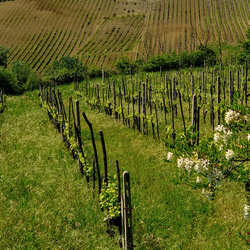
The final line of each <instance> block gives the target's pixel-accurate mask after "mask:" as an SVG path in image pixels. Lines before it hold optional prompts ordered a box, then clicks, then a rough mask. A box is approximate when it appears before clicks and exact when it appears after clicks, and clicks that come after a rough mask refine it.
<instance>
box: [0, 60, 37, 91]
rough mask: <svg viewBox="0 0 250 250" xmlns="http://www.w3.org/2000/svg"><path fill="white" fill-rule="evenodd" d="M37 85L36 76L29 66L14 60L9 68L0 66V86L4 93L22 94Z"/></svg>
mask: <svg viewBox="0 0 250 250" xmlns="http://www.w3.org/2000/svg"><path fill="white" fill-rule="evenodd" d="M37 87H38V77H37V76H36V74H35V72H34V71H33V70H32V69H31V68H30V66H29V65H28V64H26V63H24V62H21V61H14V62H12V63H11V65H10V67H9V68H4V67H0V88H3V89H4V91H5V93H6V94H22V93H24V92H25V91H27V90H33V89H35V88H37Z"/></svg>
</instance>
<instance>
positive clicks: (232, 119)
mask: <svg viewBox="0 0 250 250" xmlns="http://www.w3.org/2000/svg"><path fill="white" fill-rule="evenodd" d="M225 121H226V124H228V125H229V124H236V123H238V122H239V121H247V116H246V115H241V114H240V113H238V112H237V111H234V110H232V109H230V110H229V111H228V112H227V113H226V115H225Z"/></svg>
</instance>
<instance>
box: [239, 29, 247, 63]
mask: <svg viewBox="0 0 250 250" xmlns="http://www.w3.org/2000/svg"><path fill="white" fill-rule="evenodd" d="M246 37H247V39H248V40H247V41H244V42H242V43H241V48H242V51H241V52H240V53H239V54H238V56H237V61H238V63H239V64H244V63H245V61H246V60H249V59H250V29H248V30H247V32H246Z"/></svg>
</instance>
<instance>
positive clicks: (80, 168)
mask: <svg viewBox="0 0 250 250" xmlns="http://www.w3.org/2000/svg"><path fill="white" fill-rule="evenodd" d="M75 108H76V134H77V142H78V147H79V150H80V153H82V156H83V157H84V155H83V150H82V140H81V123H80V109H79V101H78V100H76V101H75ZM78 164H79V172H80V174H82V175H83V165H82V163H81V161H80V159H79V158H78Z"/></svg>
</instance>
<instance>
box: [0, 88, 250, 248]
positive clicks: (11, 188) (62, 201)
mask: <svg viewBox="0 0 250 250" xmlns="http://www.w3.org/2000/svg"><path fill="white" fill-rule="evenodd" d="M60 91H61V92H62V97H63V100H64V101H65V108H66V110H67V100H68V97H69V96H72V98H73V100H75V99H77V98H78V97H77V96H76V93H75V91H74V87H73V85H65V86H61V87H60ZM79 101H80V110H81V111H84V112H85V113H86V115H87V117H88V119H89V120H90V121H91V122H92V125H93V128H94V134H95V138H96V144H97V150H98V156H99V161H100V166H101V174H102V176H103V158H102V150H101V142H100V137H99V130H102V131H103V133H104V138H105V143H106V150H107V159H108V172H109V174H112V175H113V174H115V160H119V165H120V168H121V172H123V171H124V170H128V171H129V173H130V176H131V189H132V206H133V210H132V214H133V232H134V243H135V245H136V249H183V248H186V249H249V243H248V238H247V232H249V231H250V227H249V223H248V221H245V220H244V218H243V206H244V204H245V203H246V198H245V193H244V188H243V185H240V184H238V183H234V182H232V183H229V182H225V183H224V184H223V185H224V189H223V190H224V191H219V192H218V195H217V196H216V198H215V200H214V201H213V202H210V201H208V200H207V199H206V198H205V197H204V196H203V195H202V194H201V191H200V190H193V189H191V188H190V187H189V186H188V185H186V184H185V183H183V182H181V181H179V180H178V178H177V174H176V166H175V164H172V163H166V162H165V161H164V159H165V158H166V155H167V151H166V149H165V147H164V144H163V143H161V142H157V141H154V140H153V139H151V137H150V136H149V137H147V136H144V135H142V134H141V133H139V132H134V131H133V130H132V129H130V128H127V127H125V126H123V125H121V123H118V122H114V121H113V120H112V119H110V118H109V117H106V116H105V115H104V114H102V113H97V112H96V111H94V110H91V109H90V108H89V107H88V106H87V104H86V103H85V101H84V100H83V99H80V100H79ZM7 103H8V107H7V109H6V110H5V112H4V113H3V114H1V116H0V138H1V141H0V161H1V167H0V176H1V177H0V225H1V227H0V248H1V249H7V248H17V249H37V248H38V249H39V248H55V249H57V248H62V249H69V248H72V249H98V248H100V249H118V245H117V235H116V236H115V238H114V239H111V238H109V237H108V236H107V234H106V224H105V222H103V219H104V217H105V212H101V210H100V208H99V205H98V201H97V199H93V198H92V191H91V187H90V185H89V186H88V185H87V183H86V181H85V178H81V177H80V176H79V174H78V166H77V163H76V162H75V161H74V160H72V158H71V156H70V154H69V152H68V150H67V149H66V147H65V145H64V144H63V142H62V138H61V136H60V134H59V133H58V132H57V131H56V130H55V128H54V126H53V125H52V124H51V123H50V122H49V120H48V117H47V114H46V113H45V111H44V109H42V108H41V107H39V105H38V97H37V92H36V91H35V92H32V93H27V94H25V95H23V96H19V97H9V98H8V99H7ZM81 129H82V134H83V141H84V143H85V145H86V147H87V149H88V150H89V151H90V153H89V155H90V156H91V155H92V154H93V153H92V146H91V140H90V136H89V132H88V127H87V125H86V123H85V122H84V120H83V118H82V119H81ZM247 223H248V224H247Z"/></svg>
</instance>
